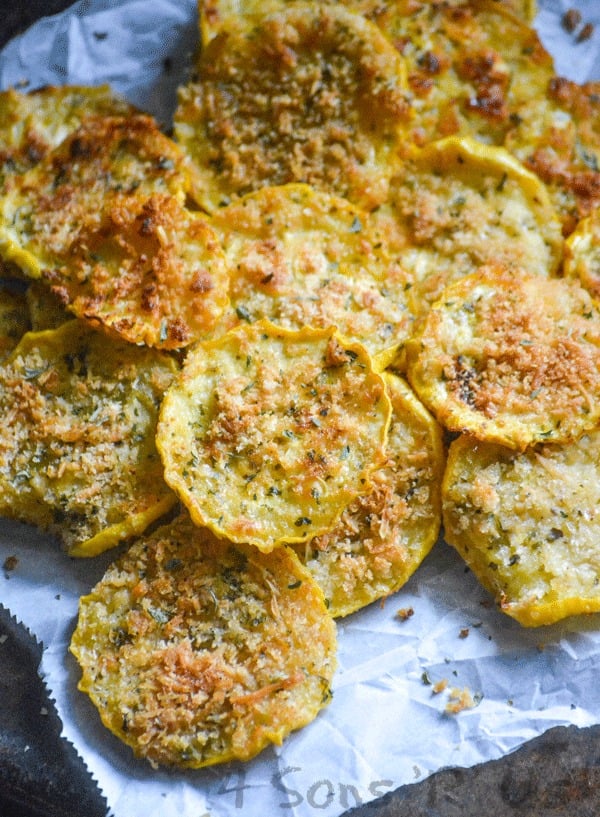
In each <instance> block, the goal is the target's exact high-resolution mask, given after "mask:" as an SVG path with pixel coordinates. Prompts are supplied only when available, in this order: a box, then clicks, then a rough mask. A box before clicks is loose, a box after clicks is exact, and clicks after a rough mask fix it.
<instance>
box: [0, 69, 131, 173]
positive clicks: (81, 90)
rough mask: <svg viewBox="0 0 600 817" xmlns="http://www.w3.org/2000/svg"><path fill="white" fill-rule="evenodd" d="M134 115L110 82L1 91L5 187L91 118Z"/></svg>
mask: <svg viewBox="0 0 600 817" xmlns="http://www.w3.org/2000/svg"><path fill="white" fill-rule="evenodd" d="M134 113H135V108H134V107H133V106H132V105H131V104H130V103H129V102H126V101H125V100H124V99H123V98H121V97H120V96H119V95H118V94H116V93H115V92H114V91H113V90H112V89H111V88H110V87H109V86H108V85H99V86H96V87H88V86H80V85H65V86H62V87H54V86H46V87H44V88H39V89H37V90H35V91H31V92H29V93H22V92H20V91H17V90H15V89H14V88H9V89H8V90H6V91H1V92H0V188H2V187H4V186H5V185H6V184H8V183H9V181H10V179H11V178H12V177H13V176H14V175H16V174H19V173H24V172H25V171H26V170H29V169H30V168H31V167H33V166H34V165H36V164H37V163H38V162H39V161H41V160H42V159H43V158H44V156H46V154H47V153H49V152H50V150H51V149H52V148H55V147H57V146H58V145H59V144H60V143H61V142H62V141H63V139H65V138H66V137H67V136H68V135H69V134H70V133H72V132H73V131H74V130H77V128H78V127H79V126H80V125H81V124H82V122H84V121H85V120H86V119H88V118H90V117H94V116H97V117H104V116H131V115H133V114H134Z"/></svg>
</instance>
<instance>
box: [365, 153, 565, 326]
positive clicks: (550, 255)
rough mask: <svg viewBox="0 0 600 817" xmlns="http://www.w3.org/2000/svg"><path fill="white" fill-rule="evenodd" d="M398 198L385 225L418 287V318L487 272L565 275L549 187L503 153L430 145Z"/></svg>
mask: <svg viewBox="0 0 600 817" xmlns="http://www.w3.org/2000/svg"><path fill="white" fill-rule="evenodd" d="M391 195H392V206H391V208H390V209H388V208H382V211H381V214H380V215H379V216H378V218H379V220H380V226H382V228H385V229H386V230H388V229H389V235H388V241H390V242H391V243H392V245H393V244H394V242H397V245H398V260H399V263H400V265H401V266H402V267H404V269H405V270H406V271H407V274H410V275H411V276H412V277H413V278H414V279H415V284H414V286H413V287H412V289H411V290H410V295H411V296H412V298H413V299H414V305H413V310H414V311H415V312H416V313H417V314H419V312H420V313H421V314H422V313H423V312H424V311H426V310H427V309H428V307H429V305H430V304H431V303H432V302H433V301H434V300H435V299H436V298H437V297H439V295H440V293H441V292H442V290H443V288H444V287H445V286H446V285H447V284H448V283H450V282H451V281H454V280H457V279H458V278H460V277H462V276H463V275H466V274H467V273H469V272H472V271H473V270H475V269H477V267H479V266H480V265H482V264H486V263H489V262H494V263H502V264H504V265H506V266H509V267H515V268H522V269H526V270H528V271H529V272H532V273H533V272H536V273H539V274H540V275H544V276H547V275H551V274H553V273H555V272H556V270H557V268H558V265H559V263H560V259H561V252H562V244H563V240H562V233H561V225H560V221H559V220H558V218H557V216H556V213H555V212H554V209H553V207H552V206H551V204H550V201H549V198H548V195H547V192H546V190H545V188H544V185H543V184H541V183H540V181H539V179H538V178H537V177H536V176H535V175H534V174H533V173H531V172H530V171H528V170H526V169H525V168H524V167H523V166H522V165H521V164H520V163H519V162H518V161H517V160H515V159H514V158H513V157H512V156H511V155H510V154H509V153H507V151H505V150H504V149H503V148H497V147H489V146H486V145H482V144H481V143H480V142H476V141H475V140H473V139H468V138H459V137H448V138H447V139H443V140H440V141H439V142H435V143H433V144H430V145H428V146H427V147H425V148H423V149H422V150H420V151H418V152H417V153H415V155H414V156H413V157H412V158H411V159H410V160H408V161H407V162H406V164H405V167H404V169H403V171H402V173H401V174H399V175H398V176H397V178H396V179H395V180H394V181H393V183H392V194H391ZM390 210H391V212H390ZM390 218H391V226H389V227H386V226H385V221H386V220H387V219H390ZM394 233H396V236H395V237H394Z"/></svg>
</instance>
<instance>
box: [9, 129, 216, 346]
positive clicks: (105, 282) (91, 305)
mask: <svg viewBox="0 0 600 817" xmlns="http://www.w3.org/2000/svg"><path fill="white" fill-rule="evenodd" d="M188 186H189V173H188V171H187V163H186V160H185V159H184V157H183V155H182V154H181V153H180V151H179V149H178V148H177V146H176V145H175V143H174V142H172V141H171V140H170V139H168V138H167V137H166V136H164V135H163V134H161V133H160V131H159V130H158V128H157V127H156V124H155V123H154V121H153V120H152V119H150V118H149V117H143V116H137V117H132V118H131V119H119V118H115V117H112V118H105V119H102V120H100V119H95V120H90V121H88V122H87V123H86V124H84V125H82V126H81V127H80V128H78V129H77V130H76V131H74V132H73V133H72V134H71V135H70V136H69V137H67V139H66V140H65V141H64V142H63V143H61V145H60V146H59V147H58V148H56V149H55V150H53V151H52V152H50V153H49V154H48V155H47V156H46V158H45V159H43V160H42V161H41V162H40V163H39V164H37V165H36V166H35V167H34V168H33V169H31V170H30V171H28V172H27V173H25V174H24V175H23V176H21V177H20V178H19V179H18V180H15V182H14V185H13V189H12V192H11V193H10V194H9V195H8V196H7V197H6V199H5V200H4V202H3V203H2V205H1V206H0V213H1V218H2V224H1V225H0V251H1V252H3V254H4V257H5V258H6V259H7V260H9V261H13V262H15V263H16V264H18V265H19V266H21V267H22V268H23V269H24V270H25V271H26V272H27V273H28V274H29V275H30V276H32V277H33V278H41V279H42V280H43V281H45V282H46V283H47V284H48V286H50V289H51V291H52V292H53V293H54V294H55V295H57V296H58V298H59V299H60V301H61V302H62V303H63V304H64V305H65V306H68V308H69V310H70V311H71V312H73V313H74V314H75V315H76V316H77V317H81V318H85V319H87V320H90V321H94V322H96V323H99V324H101V325H102V326H103V327H105V328H106V329H107V330H109V331H111V332H114V333H117V334H118V335H119V336H121V337H123V338H125V339H126V340H128V341H130V342H132V343H145V344H147V345H149V346H156V347H160V348H164V349H177V348H181V347H183V346H186V345H188V344H189V343H191V342H192V341H193V340H197V339H199V338H201V337H204V336H205V335H206V333H207V332H208V331H210V330H211V329H212V328H213V326H214V325H215V324H216V322H217V321H218V320H219V318H220V317H221V314H222V312H223V310H224V308H225V306H226V304H227V302H228V299H227V285H228V275H227V270H226V269H225V264H224V258H223V254H222V252H221V250H220V247H219V244H218V241H217V238H216V236H215V234H214V233H213V231H212V230H211V229H210V227H209V226H208V224H207V223H206V221H205V220H204V219H203V218H201V217H200V216H198V215H197V214H194V213H191V212H190V211H188V210H187V209H185V208H184V207H183V200H184V198H185V192H186V189H187V188H188Z"/></svg>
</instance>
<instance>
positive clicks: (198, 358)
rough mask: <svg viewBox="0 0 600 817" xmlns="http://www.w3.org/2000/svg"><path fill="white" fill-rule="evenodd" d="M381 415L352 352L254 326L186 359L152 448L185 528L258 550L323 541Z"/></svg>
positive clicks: (355, 480) (371, 450) (373, 462)
mask: <svg viewBox="0 0 600 817" xmlns="http://www.w3.org/2000/svg"><path fill="white" fill-rule="evenodd" d="M390 413H391V406H390V401H389V399H388V397H387V395H386V391H385V386H384V382H383V379H382V378H381V376H380V375H378V374H376V373H375V372H374V371H373V370H372V366H371V361H370V359H369V357H368V355H367V353H366V352H365V350H364V348H363V347H362V346H360V345H358V344H355V343H350V342H348V341H346V340H344V339H343V338H342V337H341V336H340V335H338V333H337V332H336V331H335V329H333V328H331V327H330V328H328V329H311V328H308V327H306V328H304V329H302V330H299V331H293V330H287V329H283V328H280V327H276V326H274V325H273V324H271V323H269V322H268V321H257V322H256V323H252V324H244V325H242V326H239V327H237V328H235V329H232V330H231V331H229V332H228V333H227V334H226V335H224V336H223V337H222V338H220V339H218V340H215V341H212V342H207V343H204V344H199V345H198V346H196V347H194V348H193V349H192V350H190V352H189V353H188V356H187V358H186V361H185V363H184V365H183V368H182V371H181V374H180V375H179V377H178V378H177V379H176V381H175V382H174V384H173V386H172V387H171V388H170V389H169V390H168V391H167V393H166V395H165V398H164V401H163V404H162V407H161V411H160V418H159V424H158V432H157V445H158V449H159V451H160V454H161V456H162V458H163V462H164V465H165V479H166V481H167V483H168V484H169V485H170V486H171V487H172V488H173V490H174V491H176V492H177V493H178V494H179V496H180V498H181V500H182V501H183V503H184V504H185V505H186V506H187V507H188V509H189V511H190V514H191V516H192V519H193V520H194V522H196V524H198V525H205V526H207V527H209V528H211V529H212V530H213V531H214V532H215V533H216V534H217V535H219V536H224V537H228V538H229V539H231V540H232V541H235V542H247V543H249V544H253V545H256V546H257V547H258V548H259V549H261V550H263V551H265V552H268V551H271V550H273V548H275V547H277V546H279V545H281V544H283V543H286V542H300V541H304V540H306V538H307V537H309V536H312V535H317V534H320V533H325V532H326V531H328V530H329V529H331V528H332V527H333V526H334V524H335V523H336V522H337V520H338V518H339V516H340V515H341V513H342V511H343V510H344V508H346V507H347V505H349V504H350V502H351V501H352V500H353V499H355V497H356V496H358V495H359V494H363V493H366V492H367V491H368V490H369V476H370V474H371V472H372V471H374V470H375V468H376V467H377V466H378V465H380V464H381V462H382V460H383V457H384V445H385V438H386V433H387V427H388V424H389V420H390Z"/></svg>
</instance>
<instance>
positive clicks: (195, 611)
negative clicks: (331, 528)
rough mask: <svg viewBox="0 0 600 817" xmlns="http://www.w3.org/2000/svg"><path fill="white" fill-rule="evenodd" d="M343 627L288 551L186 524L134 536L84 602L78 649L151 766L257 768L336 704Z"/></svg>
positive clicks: (99, 701) (102, 702)
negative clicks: (266, 549) (251, 764)
mask: <svg viewBox="0 0 600 817" xmlns="http://www.w3.org/2000/svg"><path fill="white" fill-rule="evenodd" d="M335 649H336V633H335V625H334V622H333V620H332V619H331V617H330V616H329V615H328V614H327V610H326V608H325V604H324V601H323V595H322V593H321V591H320V590H319V589H318V587H317V586H316V584H315V582H314V581H313V580H312V578H311V576H310V574H309V573H308V571H307V570H305V569H304V568H303V567H302V565H301V564H300V562H299V561H298V559H297V558H296V557H295V556H294V554H293V553H292V552H291V551H289V549H288V548H281V549H280V550H278V551H277V552H276V553H273V554H269V556H265V555H264V554H261V553H260V552H259V551H258V550H256V548H252V547H247V546H243V545H233V544H231V543H229V542H224V541H220V540H218V539H216V538H215V537H213V536H212V535H211V534H210V533H209V532H208V531H207V530H205V529H200V528H197V527H195V526H194V525H193V524H192V523H191V522H190V521H189V518H188V517H187V516H185V517H184V516H181V517H179V518H177V519H176V520H175V521H174V522H173V523H171V524H169V525H166V526H163V527H161V528H159V529H158V530H157V531H156V532H154V533H153V534H152V535H151V536H148V537H146V538H142V539H140V540H138V541H137V542H136V543H135V544H134V545H133V546H132V547H131V548H130V549H129V550H128V551H127V552H126V553H125V554H124V555H123V556H122V557H121V558H120V560H119V561H118V562H117V563H116V564H114V565H113V566H112V567H110V568H109V569H108V571H107V572H106V574H105V575H104V577H103V578H102V579H101V580H100V582H99V583H98V584H97V585H96V587H95V588H94V589H93V590H92V592H91V593H90V594H89V595H87V596H84V597H83V598H82V599H81V601H80V606H79V618H78V622H77V627H76V629H75V632H74V633H73V637H72V640H71V652H72V653H73V654H74V655H75V657H76V658H77V661H78V662H79V664H80V666H81V669H82V677H81V680H80V682H79V688H80V689H81V690H82V691H84V692H86V693H87V694H88V695H89V696H90V698H91V700H92V701H93V703H94V704H95V706H96V707H97V709H98V711H99V713H100V717H101V719H102V721H103V723H104V724H105V725H106V726H107V727H108V729H110V731H111V732H113V733H114V734H115V735H116V736H117V737H118V738H120V739H121V740H122V741H124V742H125V743H126V744H128V745H129V746H131V748H132V749H133V751H134V753H135V754H136V755H138V756H140V757H143V758H146V759H147V760H148V761H150V763H151V764H152V765H153V766H157V765H159V764H160V765H166V766H180V767H188V768H198V767H202V766H209V765H212V764H215V763H223V762H225V761H229V760H249V759H250V758H252V757H254V756H255V755H256V754H257V753H258V752H260V751H261V750H262V749H264V748H265V747H266V746H268V745H269V744H273V743H275V744H280V743H281V742H282V741H283V739H284V738H285V737H286V736H287V735H288V734H289V733H290V732H291V731H292V730H294V729H298V728H300V727H302V726H304V725H305V724H307V723H309V722H310V721H312V720H313V719H314V718H315V717H316V715H317V714H318V712H319V710H321V709H322V708H323V706H324V705H325V704H327V703H328V702H329V700H330V698H331V693H330V685H331V682H332V678H333V674H334V669H335Z"/></svg>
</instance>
